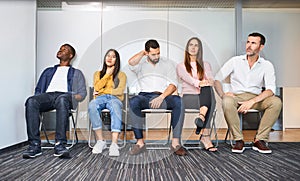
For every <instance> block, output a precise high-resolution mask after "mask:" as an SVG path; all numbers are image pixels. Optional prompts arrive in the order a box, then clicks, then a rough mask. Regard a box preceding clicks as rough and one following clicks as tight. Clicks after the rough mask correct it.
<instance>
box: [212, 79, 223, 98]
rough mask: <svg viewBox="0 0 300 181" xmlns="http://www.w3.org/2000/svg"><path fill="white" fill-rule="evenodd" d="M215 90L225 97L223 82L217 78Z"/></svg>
mask: <svg viewBox="0 0 300 181" xmlns="http://www.w3.org/2000/svg"><path fill="white" fill-rule="evenodd" d="M214 85H215V90H216V92H217V93H218V95H219V96H220V97H221V98H223V96H224V94H225V93H224V91H223V87H222V83H221V82H220V81H219V80H215V84H214Z"/></svg>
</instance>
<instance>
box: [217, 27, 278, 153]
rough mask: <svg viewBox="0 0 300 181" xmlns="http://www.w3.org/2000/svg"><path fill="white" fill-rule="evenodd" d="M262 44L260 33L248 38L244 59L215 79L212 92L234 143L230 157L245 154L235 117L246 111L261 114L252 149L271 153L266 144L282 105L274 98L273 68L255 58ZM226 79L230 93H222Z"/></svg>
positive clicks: (229, 65) (236, 60) (238, 58)
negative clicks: (219, 104) (219, 101)
mask: <svg viewBox="0 0 300 181" xmlns="http://www.w3.org/2000/svg"><path fill="white" fill-rule="evenodd" d="M265 41H266V40H265V37H264V36H263V35H262V34H260V33H251V34H249V35H248V40H247V43H246V55H241V56H236V57H233V58H231V59H230V60H228V61H227V62H226V63H225V64H224V65H223V67H222V68H221V69H220V70H219V72H218V73H217V75H216V81H215V86H216V91H217V93H218V94H219V96H220V97H221V98H222V107H223V111H224V116H225V119H226V122H227V124H228V127H229V129H230V130H231V132H232V134H233V138H234V140H235V141H236V144H235V145H234V147H233V148H232V152H233V153H243V151H244V150H245V147H244V141H243V133H242V131H241V130H240V120H239V116H238V113H244V114H245V113H247V111H248V110H249V109H257V110H259V111H264V114H263V117H262V118H261V120H260V124H259V128H258V130H257V134H256V136H255V138H254V143H253V146H252V148H253V149H254V150H256V151H259V152H260V153H272V150H270V148H269V147H268V145H267V143H266V142H267V141H268V139H269V133H270V131H271V129H272V126H273V125H274V123H275V122H276V120H277V118H278V116H279V114H280V111H281V107H282V102H281V100H280V99H279V98H278V97H276V96H275V95H274V94H275V89H276V84H275V79H276V78H275V71H274V67H273V65H272V63H271V62H270V61H268V60H265V59H264V58H262V57H260V55H259V52H260V51H261V50H262V49H263V48H264V44H265ZM228 76H230V84H231V92H225V93H224V92H223V89H222V85H221V82H222V81H224V80H225V78H226V77H228ZM263 87H265V89H264V90H263Z"/></svg>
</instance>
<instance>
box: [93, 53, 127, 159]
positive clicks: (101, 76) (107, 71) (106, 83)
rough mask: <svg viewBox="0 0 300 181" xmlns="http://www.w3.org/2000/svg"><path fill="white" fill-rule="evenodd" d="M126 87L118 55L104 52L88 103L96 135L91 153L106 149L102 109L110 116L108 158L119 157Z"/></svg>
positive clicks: (124, 75)
mask: <svg viewBox="0 0 300 181" xmlns="http://www.w3.org/2000/svg"><path fill="white" fill-rule="evenodd" d="M125 86H126V74H125V73H124V72H121V71H120V55H119V53H118V52H117V51H116V50H114V49H110V50H108V51H107V52H106V54H105V57H104V62H103V67H102V70H101V71H96V72H95V74H94V99H93V100H92V101H91V102H90V103H89V110H88V111H89V117H90V120H91V122H92V127H93V130H94V131H95V134H96V139H97V143H96V144H95V146H94V148H93V150H92V153H94V154H98V153H102V150H103V149H105V148H106V141H105V140H104V139H103V135H102V120H101V117H100V114H101V111H102V110H103V109H108V110H109V111H110V116H111V132H112V144H111V146H110V147H109V156H119V155H120V152H119V147H118V144H117V142H118V137H119V133H120V132H121V127H122V106H123V105H122V100H123V99H124V89H125Z"/></svg>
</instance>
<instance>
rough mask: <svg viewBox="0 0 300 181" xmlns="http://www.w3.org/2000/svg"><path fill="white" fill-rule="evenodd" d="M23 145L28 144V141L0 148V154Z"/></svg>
mask: <svg viewBox="0 0 300 181" xmlns="http://www.w3.org/2000/svg"><path fill="white" fill-rule="evenodd" d="M25 145H28V141H24V142H21V143H18V144H15V145H12V146H9V147H6V148H2V149H0V154H2V153H5V152H9V151H11V150H14V149H16V148H20V147H23V146H25Z"/></svg>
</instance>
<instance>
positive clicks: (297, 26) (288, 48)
mask: <svg viewBox="0 0 300 181" xmlns="http://www.w3.org/2000/svg"><path fill="white" fill-rule="evenodd" d="M299 20H300V9H247V10H244V12H243V31H244V33H243V39H244V40H246V38H247V33H248V32H253V31H258V32H261V33H263V34H264V35H265V36H266V44H265V48H264V50H263V52H262V55H263V56H264V57H265V58H266V59H268V60H270V61H271V62H272V63H273V64H274V67H275V71H276V78H277V86H278V87H300V79H299V77H300V71H299V67H300V61H299V57H300V51H299V47H300V23H299ZM243 44H245V43H243ZM243 49H245V48H243ZM299 101H300V100H299Z"/></svg>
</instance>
